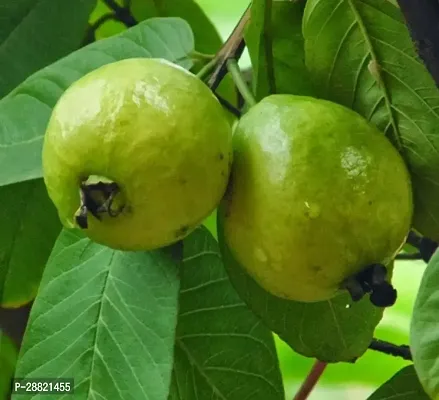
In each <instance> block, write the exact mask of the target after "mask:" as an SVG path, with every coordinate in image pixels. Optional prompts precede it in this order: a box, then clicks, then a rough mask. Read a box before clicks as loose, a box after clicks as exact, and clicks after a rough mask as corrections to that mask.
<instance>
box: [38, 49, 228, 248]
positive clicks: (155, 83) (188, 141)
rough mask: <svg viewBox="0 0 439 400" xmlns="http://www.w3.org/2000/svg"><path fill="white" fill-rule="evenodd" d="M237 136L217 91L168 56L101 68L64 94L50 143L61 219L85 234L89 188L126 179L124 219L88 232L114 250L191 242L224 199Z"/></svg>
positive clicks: (46, 149) (49, 174)
mask: <svg viewBox="0 0 439 400" xmlns="http://www.w3.org/2000/svg"><path fill="white" fill-rule="evenodd" d="M231 161H232V130H231V126H230V124H229V122H228V120H227V118H226V116H225V113H224V111H223V109H222V107H221V105H220V103H219V102H218V100H217V99H216V98H215V96H214V95H213V93H212V92H211V91H210V89H209V88H208V87H207V86H206V85H205V84H204V83H203V82H202V81H201V80H199V79H198V78H197V77H195V75H193V74H192V73H190V72H188V71H186V70H184V69H183V68H181V67H179V66H176V65H174V64H171V63H170V62H168V61H165V60H162V59H146V58H133V59H126V60H122V61H118V62H115V63H111V64H108V65H105V66H103V67H100V68H98V69H96V70H94V71H92V72H91V73H89V74H87V75H85V76H84V77H82V78H81V79H79V80H78V81H76V82H75V83H74V84H73V85H72V86H70V87H69V88H68V89H67V90H66V91H65V92H64V94H63V95H62V97H61V98H60V100H59V101H58V103H57V104H56V106H55V108H54V110H53V113H52V117H51V119H50V121H49V124H48V127H47V132H46V135H45V138H44V146H43V171H44V181H45V183H46V186H47V190H48V193H49V196H50V198H51V199H52V201H53V202H54V204H55V205H56V207H57V209H58V212H59V216H60V219H61V221H62V223H63V224H64V225H65V226H66V227H68V228H77V225H76V223H75V213H76V212H77V210H78V208H79V206H80V195H79V187H80V183H81V182H82V181H84V180H85V179H87V177H89V176H92V175H98V176H103V177H105V178H108V179H109V180H112V181H114V182H116V183H117V185H118V186H119V188H120V190H121V195H120V198H119V199H122V200H123V202H124V204H125V207H124V209H123V211H122V213H121V214H120V215H118V216H117V217H110V216H108V215H105V216H103V219H102V220H101V221H99V220H98V219H96V218H94V217H92V216H91V215H89V220H88V224H89V226H88V229H86V230H85V231H84V232H85V233H86V234H87V235H88V236H89V237H90V238H91V239H92V240H94V241H96V242H98V243H101V244H104V245H107V246H109V247H112V248H115V249H123V250H149V249H154V248H159V247H163V246H166V245H169V244H171V243H174V242H176V241H178V240H180V239H182V238H184V237H185V236H187V235H188V234H189V233H190V232H191V231H192V230H193V229H194V228H195V227H196V226H198V225H199V224H200V223H201V222H202V221H203V220H204V218H205V217H207V216H208V215H209V214H210V213H211V212H212V211H213V210H214V209H215V208H216V207H217V205H218V203H219V202H220V200H221V198H222V196H223V194H224V191H225V189H226V186H227V182H228V177H229V172H230V165H231Z"/></svg>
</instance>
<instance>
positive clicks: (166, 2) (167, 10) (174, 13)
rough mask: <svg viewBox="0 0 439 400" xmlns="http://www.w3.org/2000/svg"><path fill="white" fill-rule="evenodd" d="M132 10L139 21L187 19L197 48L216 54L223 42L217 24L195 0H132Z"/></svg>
mask: <svg viewBox="0 0 439 400" xmlns="http://www.w3.org/2000/svg"><path fill="white" fill-rule="evenodd" d="M131 12H132V13H133V15H134V17H135V18H136V19H137V20H138V21H143V20H145V19H149V18H153V17H179V18H182V19H184V20H186V21H187V22H188V23H189V25H190V26H191V28H192V31H193V32H194V37H195V48H196V49H197V50H198V51H200V52H203V53H209V54H214V53H216V52H217V51H218V49H219V47H220V46H221V44H222V40H221V36H220V35H219V33H218V31H217V30H216V27H215V25H214V24H213V23H212V21H211V20H210V19H209V17H208V16H207V15H206V14H205V13H204V11H203V10H202V8H201V7H200V5H199V4H198V3H197V2H196V1H194V0H179V1H175V0H161V1H155V0H131Z"/></svg>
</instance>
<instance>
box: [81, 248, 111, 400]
mask: <svg viewBox="0 0 439 400" xmlns="http://www.w3.org/2000/svg"><path fill="white" fill-rule="evenodd" d="M115 253H116V252H115V251H113V252H112V253H111V258H110V260H109V262H108V271H107V275H106V277H105V280H104V284H103V285H102V291H101V296H100V297H101V301H100V303H99V309H98V315H97V320H96V331H95V335H94V338H93V347H92V348H93V349H94V350H93V356H92V359H91V364H90V375H89V376H90V384H89V386H88V393H87V398H91V397H90V396H91V395H93V394H92V392H94V390H93V389H92V386H93V369H94V365H95V359H96V355H97V353H98V351H97V344H98V339H99V332H100V330H101V329H102V327H103V324H100V321H101V319H102V305H103V302H104V298H105V296H104V293H105V290H106V289H107V284H108V278H109V277H110V271H111V264H112V263H113V259H114V255H115Z"/></svg>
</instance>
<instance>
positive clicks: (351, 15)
mask: <svg viewBox="0 0 439 400" xmlns="http://www.w3.org/2000/svg"><path fill="white" fill-rule="evenodd" d="M303 33H304V37H305V53H306V64H307V66H308V68H309V70H310V72H311V75H312V79H313V80H314V81H315V82H316V86H317V87H318V88H319V90H320V92H319V95H320V96H322V97H324V98H326V99H330V100H333V101H336V102H338V103H341V104H343V105H345V106H347V107H350V108H353V109H354V110H356V111H357V112H358V113H360V114H362V115H363V116H364V117H365V118H367V119H368V120H370V121H371V122H372V123H374V124H376V125H377V126H378V128H380V129H381V130H382V131H383V132H385V133H386V135H387V136H388V137H389V139H390V140H391V141H392V142H393V144H394V145H395V147H396V148H397V149H398V150H399V151H400V153H401V154H402V155H403V157H404V158H405V160H406V162H407V163H408V165H409V168H410V170H411V174H412V180H413V185H414V195H415V215H414V225H415V227H416V228H417V229H418V230H419V231H420V232H422V233H423V234H425V235H427V236H429V237H431V238H433V239H435V240H439V202H438V201H436V199H437V198H438V197H439V180H438V176H439V155H438V154H439V131H438V122H439V111H438V110H439V91H438V89H437V88H436V85H435V83H434V81H433V79H432V78H431V76H430V75H429V73H428V72H427V69H426V68H425V66H424V64H423V63H422V61H421V60H420V59H419V57H418V56H417V54H416V52H415V50H414V46H413V43H412V41H411V39H410V35H409V32H408V30H407V28H406V26H405V24H404V19H403V16H402V13H401V11H400V10H399V8H398V7H395V6H394V5H393V4H392V3H391V2H389V1H387V0H309V1H308V2H307V4H306V8H305V14H304V21H303Z"/></svg>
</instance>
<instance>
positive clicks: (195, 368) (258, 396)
mask: <svg viewBox="0 0 439 400" xmlns="http://www.w3.org/2000/svg"><path fill="white" fill-rule="evenodd" d="M184 257H185V258H184V260H185V263H184V269H183V275H182V284H181V286H182V287H181V296H180V314H179V320H178V326H177V340H176V347H175V366H174V373H173V381H172V387H171V394H170V399H172V400H193V399H200V400H202V399H218V400H220V399H221V400H225V399H227V400H235V399H236V400H243V399H246V398H247V399H252V400H277V399H279V400H284V398H285V393H284V390H283V386H282V379H281V375H280V371H279V365H278V360H277V356H276V350H275V347H274V341H273V336H272V334H271V332H270V331H268V329H267V328H265V327H264V326H263V325H262V323H261V321H260V320H259V319H258V318H256V317H255V316H254V315H253V314H252V313H251V312H250V311H249V310H248V308H247V307H246V305H245V304H244V303H243V302H242V300H241V299H240V298H239V296H238V295H237V294H236V292H235V290H234V289H233V287H232V286H231V284H230V282H229V280H228V278H227V274H226V273H225V271H224V267H223V265H222V262H221V258H220V254H219V249H218V244H217V242H216V241H215V239H214V238H213V237H212V235H211V234H210V233H209V232H208V231H207V229H206V228H199V229H197V230H196V231H195V232H194V233H192V234H191V235H190V236H189V237H188V238H187V239H186V240H185V242H184Z"/></svg>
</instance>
